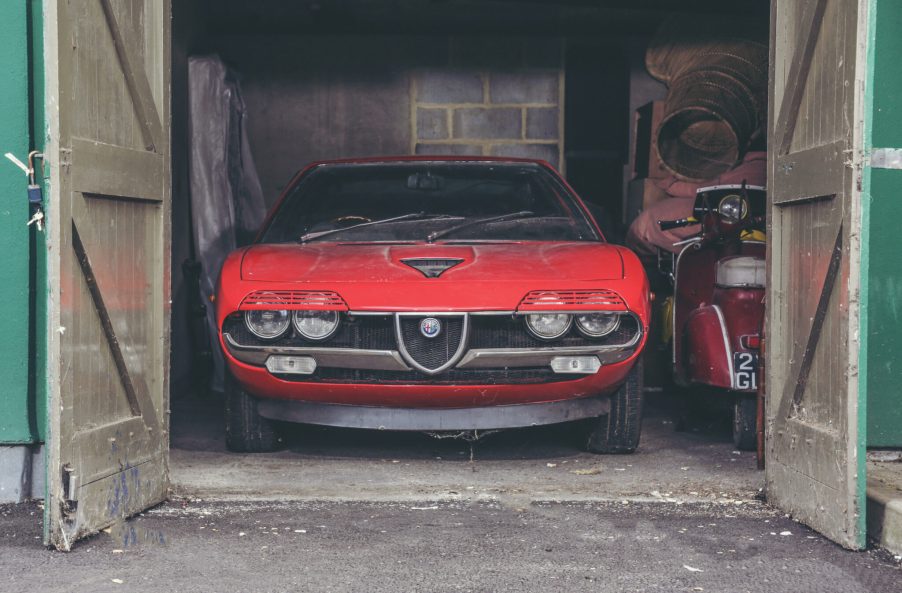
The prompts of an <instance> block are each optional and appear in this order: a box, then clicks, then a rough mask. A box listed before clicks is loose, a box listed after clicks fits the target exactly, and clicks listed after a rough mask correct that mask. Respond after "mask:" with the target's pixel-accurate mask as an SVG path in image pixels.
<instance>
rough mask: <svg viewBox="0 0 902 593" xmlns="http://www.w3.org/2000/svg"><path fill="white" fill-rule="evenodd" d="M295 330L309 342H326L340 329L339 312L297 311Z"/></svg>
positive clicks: (295, 313) (295, 314)
mask: <svg viewBox="0 0 902 593" xmlns="http://www.w3.org/2000/svg"><path fill="white" fill-rule="evenodd" d="M294 328H295V329H296V330H298V333H299V334H301V336H303V337H304V338H306V339H308V340H315V341H318V340H325V339H326V338H328V337H329V336H331V335H332V334H334V333H335V330H337V329H338V311H295V312H294Z"/></svg>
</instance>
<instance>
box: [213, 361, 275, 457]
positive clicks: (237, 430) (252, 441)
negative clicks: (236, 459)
mask: <svg viewBox="0 0 902 593" xmlns="http://www.w3.org/2000/svg"><path fill="white" fill-rule="evenodd" d="M225 431H226V447H227V448H228V449H229V450H230V451H235V452H238V453H264V452H266V451H274V450H275V449H277V448H278V446H279V443H280V441H281V439H280V438H279V432H278V430H277V429H276V426H275V423H274V422H273V421H272V420H269V419H267V418H264V417H262V416H260V414H259V413H257V400H256V399H255V398H254V397H253V396H252V395H250V394H249V393H248V392H246V391H245V390H244V389H242V388H241V386H240V385H238V383H237V382H236V381H235V380H234V379H233V378H232V377H231V375H229V374H228V373H226V378H225Z"/></svg>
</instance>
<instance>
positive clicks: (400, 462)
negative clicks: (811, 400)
mask: <svg viewBox="0 0 902 593" xmlns="http://www.w3.org/2000/svg"><path fill="white" fill-rule="evenodd" d="M649 412H650V413H649V414H648V417H647V421H646V424H645V430H644V433H643V441H642V446H641V449H640V451H639V452H637V454H635V455H632V456H615V457H597V456H593V455H588V454H585V453H582V452H581V451H580V450H579V449H578V448H577V447H575V446H574V445H573V444H572V439H571V438H570V431H569V430H568V428H567V427H566V426H562V427H555V428H546V429H529V430H523V431H511V432H507V433H501V434H497V435H491V436H489V437H488V438H486V439H485V440H483V441H480V442H479V443H477V445H476V446H475V447H474V448H473V450H472V451H471V449H470V447H469V445H468V444H467V443H462V442H460V441H454V440H435V439H432V438H431V437H427V436H423V435H416V434H409V435H403V434H402V435H399V434H388V433H373V432H359V431H347V430H336V429H322V428H311V427H303V428H301V429H299V430H296V431H293V432H292V433H291V434H290V435H289V437H288V439H287V441H286V445H287V449H286V450H284V451H281V452H279V453H276V454H272V455H235V454H230V453H227V452H225V451H224V450H223V448H222V445H221V442H222V441H221V431H220V428H219V426H220V424H221V423H220V421H219V419H218V418H217V417H216V416H215V414H210V412H209V407H207V406H202V405H196V402H195V403H191V402H189V404H188V405H182V406H180V407H179V408H177V409H176V410H175V413H174V416H173V418H174V423H173V443H172V445H173V450H172V477H173V485H174V489H175V494H174V497H173V499H172V500H171V501H170V502H169V503H166V504H164V505H161V506H160V507H157V508H155V509H152V510H150V511H148V512H146V513H144V514H142V515H141V516H139V517H136V518H134V519H132V520H130V521H128V522H127V523H125V524H123V525H120V526H117V527H115V528H114V529H112V530H110V531H109V532H108V533H101V534H99V535H97V536H95V537H93V538H90V539H88V540H86V541H84V542H82V543H81V544H80V545H79V546H77V547H76V549H75V550H74V551H73V552H71V553H69V554H62V553H58V552H51V551H47V550H45V549H44V548H43V547H42V546H41V545H40V532H41V528H40V514H41V509H40V506H39V505H38V504H26V505H16V506H7V507H2V506H0V592H6V591H9V592H14V591H15V592H32V591H33V592H40V593H52V592H64V591H65V592H68V591H92V592H93V591H96V592H103V591H124V590H128V591H134V592H143V591H147V592H154V593H157V592H170V591H171V592H179V591H186V592H187V591H190V592H191V593H202V592H205V591H210V592H216V593H231V592H236V593H237V592H242V593H243V592H251V591H259V592H270V591H272V592H276V591H334V592H349V593H350V592H359V591H367V592H374V593H375V592H381V591H390V592H392V593H396V592H398V591H418V592H419V591H423V592H427V591H429V592H433V591H434V592H452V591H472V592H480V593H481V592H489V591H492V592H502V591H505V592H507V591H510V592H517V593H520V592H523V593H525V592H542V593H544V592H548V591H567V592H571V591H573V592H579V591H593V592H612V593H613V592H622V591H641V592H668V593H669V592H673V591H687V592H695V591H704V592H709V593H710V592H724V593H739V592H743V591H749V592H758V591H760V592H771V591H779V592H784V591H785V592H787V593H790V592H791V593H804V592H809V591H810V592H818V593H832V592H836V593H840V592H841V593H856V592H861V593H873V592H879V593H895V592H900V593H902V567H900V564H899V561H898V559H894V558H893V557H891V556H889V555H888V554H886V553H883V552H879V551H869V552H865V553H854V552H848V551H845V550H842V549H841V548H839V547H837V546H835V545H834V544H832V543H830V542H829V541H827V540H825V539H824V538H822V537H820V536H819V535H817V534H816V533H813V532H812V531H810V530H808V529H806V528H804V527H803V526H801V525H799V524H796V523H794V522H792V521H791V520H789V519H787V518H785V517H783V516H782V515H780V514H779V513H777V512H776V511H774V510H773V509H771V508H769V507H767V506H766V505H765V504H763V503H762V502H760V501H759V500H757V498H756V495H757V493H758V489H759V488H760V487H761V483H762V480H763V476H762V473H761V472H758V471H757V470H756V469H755V463H754V457H753V455H751V454H747V453H742V454H739V453H737V452H734V450H733V448H732V446H731V444H730V442H729V434H728V431H727V430H725V427H724V426H722V425H716V424H713V425H712V424H711V423H710V422H702V423H700V425H699V426H698V427H697V428H699V430H697V431H690V432H682V433H677V432H675V431H674V430H673V425H672V424H671V423H670V420H669V419H668V416H667V415H666V414H664V413H662V412H661V410H660V409H655V408H652V409H650V411H649ZM471 453H472V459H471Z"/></svg>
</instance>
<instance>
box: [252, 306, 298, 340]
mask: <svg viewBox="0 0 902 593" xmlns="http://www.w3.org/2000/svg"><path fill="white" fill-rule="evenodd" d="M290 323H291V316H290V315H289V314H288V311H245V312H244V324H245V325H246V326H247V329H249V330H250V331H251V333H252V334H254V335H255V336H257V337H258V338H263V339H264V340H272V339H274V338H278V337H279V336H281V335H282V334H284V333H285V330H286V329H288V324H290Z"/></svg>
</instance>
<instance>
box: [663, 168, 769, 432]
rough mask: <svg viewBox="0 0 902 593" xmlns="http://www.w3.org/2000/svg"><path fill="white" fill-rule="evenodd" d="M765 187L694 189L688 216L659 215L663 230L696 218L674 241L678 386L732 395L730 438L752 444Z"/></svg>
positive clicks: (673, 307)
mask: <svg viewBox="0 0 902 593" xmlns="http://www.w3.org/2000/svg"><path fill="white" fill-rule="evenodd" d="M765 201H766V194H765V190H764V188H763V187H759V186H746V185H745V184H743V185H719V186H713V187H706V188H701V189H699V190H698V193H697V194H696V199H695V205H694V208H693V216H692V217H689V218H684V219H680V220H661V221H658V225H659V226H660V227H661V229H662V230H667V229H673V228H678V227H685V226H690V225H694V224H700V225H701V231H700V232H699V233H698V234H696V235H693V236H691V237H689V238H687V239H685V240H683V241H680V242H679V243H676V244H675V246H680V247H682V249H681V250H680V252H679V254H678V255H676V256H675V259H673V257H674V256H673V255H672V254H671V258H672V259H671V261H672V267H671V272H670V274H669V275H670V277H671V279H672V282H673V297H672V302H671V314H672V325H671V326H670V327H671V328H672V332H673V335H672V342H673V375H674V381H675V382H676V383H677V385H680V386H709V387H713V388H716V389H717V391H719V392H721V393H723V392H726V393H727V394H730V395H731V396H732V398H733V402H732V403H733V442H734V444H735V445H736V447H737V448H739V449H743V450H753V449H755V446H756V440H757V439H756V417H757V412H758V405H757V397H756V392H757V389H758V381H759V365H758V353H759V350H760V347H761V333H762V330H763V327H764V287H765V278H766V272H765V249H766V241H765V238H766V236H765V234H764V220H765V217H764V212H765Z"/></svg>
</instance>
